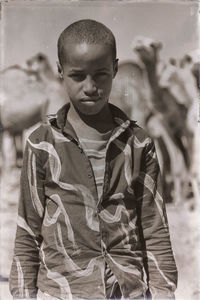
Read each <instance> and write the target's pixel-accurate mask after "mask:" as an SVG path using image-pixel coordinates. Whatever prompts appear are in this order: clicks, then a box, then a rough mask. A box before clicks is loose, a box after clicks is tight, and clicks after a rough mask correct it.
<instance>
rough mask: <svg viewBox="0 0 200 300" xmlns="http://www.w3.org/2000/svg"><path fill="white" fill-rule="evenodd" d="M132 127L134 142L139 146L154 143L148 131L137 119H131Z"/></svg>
mask: <svg viewBox="0 0 200 300" xmlns="http://www.w3.org/2000/svg"><path fill="white" fill-rule="evenodd" d="M130 129H131V131H132V136H133V138H134V144H135V145H136V146H137V145H138V146H139V144H140V145H141V146H142V145H143V146H146V145H149V144H153V140H152V138H151V137H150V136H149V134H148V133H147V132H146V130H145V129H143V128H142V127H140V126H139V125H138V124H137V123H136V122H135V121H130Z"/></svg>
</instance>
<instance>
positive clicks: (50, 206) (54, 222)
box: [10, 104, 177, 300]
mask: <svg viewBox="0 0 200 300" xmlns="http://www.w3.org/2000/svg"><path fill="white" fill-rule="evenodd" d="M110 108H111V111H112V115H113V118H114V121H115V122H116V124H118V125H117V126H116V128H115V129H114V132H113V134H112V136H111V138H110V140H109V142H108V144H107V149H106V165H105V174H104V185H103V195H102V197H101V199H98V195H97V188H96V184H95V178H94V174H93V170H92V168H91V164H90V161H89V159H88V158H87V156H86V155H85V154H84V151H83V149H82V148H81V147H80V145H79V141H78V139H77V137H76V134H75V132H74V130H73V128H72V127H71V125H70V124H69V122H68V121H67V111H68V109H69V106H68V105H65V106H64V107H62V108H61V109H60V110H59V111H58V113H57V115H56V116H54V117H52V118H51V119H50V120H49V123H48V124H43V125H41V126H40V127H39V128H38V129H36V130H35V131H34V132H33V133H32V134H31V135H30V137H29V139H28V140H27V144H26V149H25V153H24V163H23V168H22V175H21V192H20V200H19V214H18V221H17V233H16V240H15V251H14V258H13V264H12V268H11V274H10V291H11V293H12V295H13V297H14V298H26V299H27V298H34V297H36V294H37V290H38V288H39V289H40V290H41V291H43V292H47V293H48V294H49V295H52V296H55V297H58V298H60V299H63V300H64V299H72V297H73V299H74V298H85V299H105V282H104V275H105V274H104V272H105V263H106V264H107V265H108V266H109V267H110V269H111V270H112V272H113V273H114V275H115V276H116V278H117V281H118V283H119V285H120V289H121V292H122V295H123V298H134V297H136V296H138V295H141V294H145V292H146V290H147V289H148V288H149V289H150V292H151V294H152V296H153V299H160V298H164V299H166V298H168V299H172V298H173V297H174V291H175V289H176V284H177V269H176V265H175V261H174V256H173V252H172V249H171V242H170V236H169V230H168V222H167V216H166V210H165V204H164V201H163V195H162V185H161V179H160V171H159V165H158V161H157V157H156V152H155V147H154V143H153V141H152V140H151V139H150V138H149V137H148V136H147V135H146V133H145V131H144V130H143V129H141V128H140V127H139V126H138V125H136V123H135V122H133V121H130V120H129V119H128V118H127V117H126V116H125V115H124V113H123V112H122V111H121V110H119V109H118V108H116V107H115V106H113V105H111V104H110ZM144 270H145V271H144Z"/></svg>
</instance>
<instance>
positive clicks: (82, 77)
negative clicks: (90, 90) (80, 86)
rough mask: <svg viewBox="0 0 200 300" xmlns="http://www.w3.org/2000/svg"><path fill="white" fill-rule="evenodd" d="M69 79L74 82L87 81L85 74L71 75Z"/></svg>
mask: <svg viewBox="0 0 200 300" xmlns="http://www.w3.org/2000/svg"><path fill="white" fill-rule="evenodd" d="M69 77H71V78H72V79H73V80H74V81H78V82H80V81H83V80H84V79H85V75H84V74H70V75H69Z"/></svg>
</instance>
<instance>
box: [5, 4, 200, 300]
mask: <svg viewBox="0 0 200 300" xmlns="http://www.w3.org/2000/svg"><path fill="white" fill-rule="evenodd" d="M198 2H199V1H115V0H113V1H111V0H110V1H81V0H80V1H59V0H58V1H48V2H47V1H30V2H29V1H18V0H15V1H10V2H9V1H7V2H2V4H1V35H0V39H1V61H0V64H1V65H0V67H1V70H0V108H1V115H0V146H1V148H0V151H1V153H0V154H1V156H0V175H1V182H0V184H1V189H0V193H1V194H0V249H1V253H0V294H1V298H2V299H11V296H10V295H9V292H8V282H7V278H8V276H9V271H10V264H11V260H12V254H13V246H14V238H15V230H16V221H17V205H18V197H19V177H20V171H21V166H22V159H23V149H24V145H25V142H26V138H27V136H28V135H29V134H30V133H31V131H32V130H34V129H35V128H36V127H37V126H38V125H39V124H40V122H42V121H45V119H46V115H47V114H54V113H56V111H57V110H58V109H59V108H60V107H61V106H62V105H64V104H65V103H66V102H68V97H67V95H66V92H65V90H64V88H63V84H62V81H61V80H60V79H59V77H58V74H57V69H56V61H57V39H58V36H59V34H60V33H61V31H62V30H63V29H64V28H65V27H66V26H68V25H69V24H71V23H72V22H74V21H77V20H79V19H83V18H92V19H95V20H97V21H100V22H102V23H104V24H105V25H106V26H108V27H109V28H110V29H111V30H112V31H113V33H114V35H115V37H116V42H117V50H118V51H117V52H118V58H119V71H118V74H117V76H116V78H115V80H114V83H113V88H112V92H111V96H110V102H112V103H114V104H115V105H117V106H119V107H120V108H122V109H123V110H124V111H125V113H126V114H127V115H128V116H129V117H130V118H132V119H134V120H136V121H137V123H138V124H139V125H140V126H142V127H143V128H144V129H145V130H146V131H147V132H148V134H149V135H150V136H151V137H152V138H153V139H154V141H155V145H156V148H157V153H158V158H159V162H160V167H161V171H162V175H163V188H164V191H165V201H166V205H167V212H168V219H169V226H170V233H171V240H172V247H173V250H174V253H175V258H176V262H177V267H178V271H179V282H178V288H177V291H176V297H177V299H187V300H189V299H200V269H199V268H200V261H199V257H200V226H199V225H200V224H199V223H200V222H199V219H200V218H199V213H200V209H199V207H200V205H199V202H200V155H199V147H200V90H199V88H200V76H199V73H200V69H199V68H200V43H199V41H200V39H199V28H200V27H199V25H200V18H199V12H200V7H199V3H198Z"/></svg>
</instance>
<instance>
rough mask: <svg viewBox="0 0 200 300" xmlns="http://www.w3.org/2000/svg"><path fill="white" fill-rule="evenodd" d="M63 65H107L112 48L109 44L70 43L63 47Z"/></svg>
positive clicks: (109, 62)
mask: <svg viewBox="0 0 200 300" xmlns="http://www.w3.org/2000/svg"><path fill="white" fill-rule="evenodd" d="M63 58H64V62H65V65H72V66H73V65H74V66H75V65H80V66H84V65H88V64H89V65H91V64H94V65H102V64H103V65H108V64H112V62H113V59H112V50H111V47H110V46H109V45H103V44H88V43H70V44H67V45H66V44H65V45H64V47H63Z"/></svg>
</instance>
